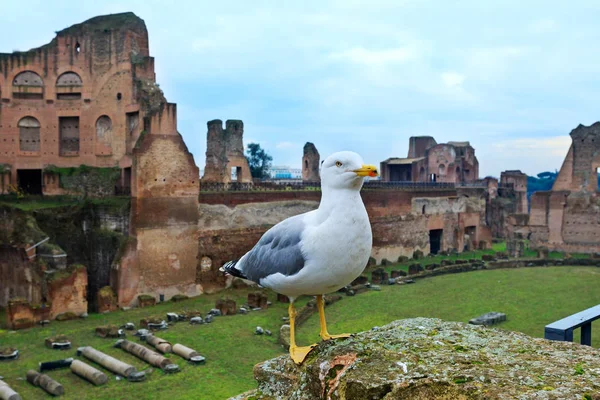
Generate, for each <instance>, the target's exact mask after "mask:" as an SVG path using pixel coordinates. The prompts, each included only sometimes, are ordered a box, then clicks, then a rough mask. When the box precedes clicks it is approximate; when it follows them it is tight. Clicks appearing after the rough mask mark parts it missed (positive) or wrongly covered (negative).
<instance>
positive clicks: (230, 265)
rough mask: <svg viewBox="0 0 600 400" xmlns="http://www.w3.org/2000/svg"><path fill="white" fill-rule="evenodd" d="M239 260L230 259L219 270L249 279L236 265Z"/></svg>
mask: <svg viewBox="0 0 600 400" xmlns="http://www.w3.org/2000/svg"><path fill="white" fill-rule="evenodd" d="M238 261H239V260H233V261H228V262H226V263H225V264H223V266H222V267H221V268H219V271H221V272H224V273H226V274H229V275H233V276H235V277H237V278H242V279H248V278H247V277H246V276H245V275H244V274H243V273H242V271H240V270H239V269H237V268H236V267H235V266H236V265H237V263H238Z"/></svg>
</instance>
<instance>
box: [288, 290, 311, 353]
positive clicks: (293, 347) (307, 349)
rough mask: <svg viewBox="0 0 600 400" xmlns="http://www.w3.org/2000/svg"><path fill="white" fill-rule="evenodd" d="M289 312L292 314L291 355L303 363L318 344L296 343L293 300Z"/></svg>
mask: <svg viewBox="0 0 600 400" xmlns="http://www.w3.org/2000/svg"><path fill="white" fill-rule="evenodd" d="M288 314H289V316H290V357H291V358H292V360H294V362H295V363H296V364H302V362H303V361H304V359H305V358H306V356H307V355H308V353H309V352H310V351H311V350H312V349H313V347H315V346H316V344H312V345H310V346H304V347H298V346H297V345H296V307H294V303H293V302H291V303H290V306H289V307H288Z"/></svg>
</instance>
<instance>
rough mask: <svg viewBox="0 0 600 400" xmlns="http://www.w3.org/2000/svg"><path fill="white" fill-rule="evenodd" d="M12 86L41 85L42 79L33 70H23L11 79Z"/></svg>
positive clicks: (42, 84)
mask: <svg viewBox="0 0 600 400" xmlns="http://www.w3.org/2000/svg"><path fill="white" fill-rule="evenodd" d="M13 86H37V87H43V86H44V80H43V79H42V77H41V76H39V75H38V74H36V73H35V72H33V71H23V72H21V73H19V74H17V76H15V79H13Z"/></svg>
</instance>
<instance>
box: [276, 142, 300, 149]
mask: <svg viewBox="0 0 600 400" xmlns="http://www.w3.org/2000/svg"><path fill="white" fill-rule="evenodd" d="M294 147H298V143H292V142H279V143H277V144H276V145H275V148H276V149H292V148H294Z"/></svg>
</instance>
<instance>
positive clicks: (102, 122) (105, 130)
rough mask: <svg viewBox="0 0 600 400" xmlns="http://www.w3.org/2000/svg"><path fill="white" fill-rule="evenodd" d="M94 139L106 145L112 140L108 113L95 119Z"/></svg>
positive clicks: (110, 121)
mask: <svg viewBox="0 0 600 400" xmlns="http://www.w3.org/2000/svg"><path fill="white" fill-rule="evenodd" d="M96 141H97V142H98V143H101V144H104V145H107V146H110V144H111V142H112V120H111V119H110V117H109V116H108V115H103V116H101V117H100V118H98V119H97V120H96Z"/></svg>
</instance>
